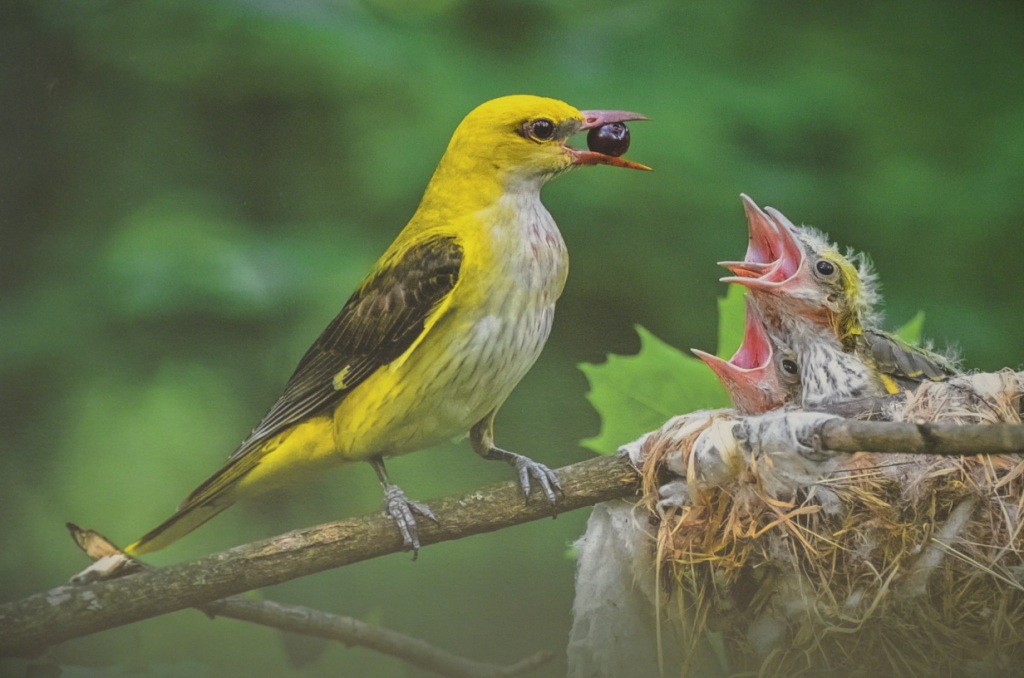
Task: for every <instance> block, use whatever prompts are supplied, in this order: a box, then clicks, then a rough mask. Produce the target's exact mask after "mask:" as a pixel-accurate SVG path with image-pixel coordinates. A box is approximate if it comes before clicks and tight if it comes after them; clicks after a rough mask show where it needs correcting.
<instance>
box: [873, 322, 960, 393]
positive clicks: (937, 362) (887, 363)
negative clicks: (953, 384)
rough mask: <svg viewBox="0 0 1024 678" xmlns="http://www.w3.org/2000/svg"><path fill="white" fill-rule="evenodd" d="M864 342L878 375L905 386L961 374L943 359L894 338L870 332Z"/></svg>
mask: <svg viewBox="0 0 1024 678" xmlns="http://www.w3.org/2000/svg"><path fill="white" fill-rule="evenodd" d="M863 338H864V341H865V344H866V346H867V348H868V351H869V354H870V356H871V360H872V361H873V362H874V364H875V366H876V368H877V369H878V371H879V372H881V373H882V374H886V375H889V376H891V377H893V378H894V379H896V380H897V381H898V382H901V383H903V384H904V385H910V386H912V385H914V384H917V383H920V382H922V381H924V380H926V379H929V380H931V381H942V380H943V379H947V378H949V377H951V376H954V375H956V374H958V373H959V372H958V371H957V369H956V367H955V366H954V365H953V364H952V363H951V362H950V361H949V360H947V359H946V358H944V357H942V356H941V355H939V354H937V353H934V352H932V351H929V350H926V349H923V348H919V347H917V346H911V345H910V344H908V343H906V342H904V341H902V340H900V339H899V338H897V337H894V336H892V335H891V334H886V333H884V332H874V331H871V330H867V331H865V332H864V335H863Z"/></svg>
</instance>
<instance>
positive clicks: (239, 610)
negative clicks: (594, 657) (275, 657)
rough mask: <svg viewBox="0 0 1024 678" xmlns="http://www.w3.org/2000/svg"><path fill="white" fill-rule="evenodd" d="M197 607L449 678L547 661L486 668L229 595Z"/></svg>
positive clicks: (382, 634) (519, 669)
mask: <svg viewBox="0 0 1024 678" xmlns="http://www.w3.org/2000/svg"><path fill="white" fill-rule="evenodd" d="M199 609H200V610H202V611H203V612H205V613H207V614H209V615H214V616H218V617H229V618H231V619H239V620H241V621H247V622H252V623H254V624H260V625H263V626H269V627H271V628H275V629H280V630H281V631H289V632H291V633H300V634H303V635H307V636H316V637H318V638H325V639H327V640H334V641H337V642H340V643H344V644H345V645H358V646H360V647H365V648H369V649H371V650H376V651H377V652H380V653H383V654H387V655H391V656H393V657H397V658H398V659H401V660H402V661H404V662H406V663H408V664H412V665H414V666H418V667H420V668H422V669H426V670H428V671H433V672H434V673H438V674H440V675H442V676H448V677H449V678H505V677H511V676H518V675H521V674H523V673H526V672H527V671H530V670H532V669H534V668H536V667H537V666H540V665H541V664H543V663H544V662H546V661H548V660H550V659H551V655H550V654H548V653H545V652H538V653H536V654H534V655H531V656H530V657H527V658H526V659H523V660H522V661H519V662H517V663H515V664H512V665H510V666H498V665H496V664H486V663H483V662H477V661H473V660H471V659H466V658H465V657H459V656H457V655H454V654H451V653H450V652H446V651H445V650H442V649H440V648H438V647H436V646H434V645H431V644H430V643H427V642H426V641H424V640H421V639H419V638H412V637H410V636H407V635H404V634H401V633H398V632H396V631H390V630H388V629H383V628H380V627H378V626H370V625H369V624H366V623H364V622H361V621H359V620H358V619H353V618H352V617H345V616H342V615H337V614H331V613H329V612H322V611H320V610H313V609H310V608H308V607H303V606H301V605H287V604H284V603H277V602H274V601H271V600H253V599H250V598H243V597H242V596H231V597H230V598H224V599H221V600H217V601H214V602H212V603H208V604H206V605H203V606H201V607H200V608H199Z"/></svg>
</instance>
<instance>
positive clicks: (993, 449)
mask: <svg viewBox="0 0 1024 678" xmlns="http://www.w3.org/2000/svg"><path fill="white" fill-rule="evenodd" d="M819 434H820V436H821V443H822V445H821V446H822V447H823V448H824V449H826V450H834V451H836V452H859V451H865V452H898V453H902V454H935V455H941V456H961V455H975V454H1018V453H1021V452H1024V425H1021V424H970V425H959V424H914V423H910V422H887V421H855V420H852V419H833V420H830V421H826V422H825V423H824V424H823V425H822V427H821V430H820V433H819Z"/></svg>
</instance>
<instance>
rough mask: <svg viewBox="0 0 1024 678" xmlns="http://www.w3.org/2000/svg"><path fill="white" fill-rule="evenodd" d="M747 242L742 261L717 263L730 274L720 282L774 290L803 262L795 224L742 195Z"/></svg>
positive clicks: (790, 280) (775, 211)
mask: <svg viewBox="0 0 1024 678" xmlns="http://www.w3.org/2000/svg"><path fill="white" fill-rule="evenodd" d="M743 198H744V201H743V207H744V210H745V211H746V214H747V226H748V229H749V231H750V244H749V245H748V246H747V260H746V261H723V262H720V264H721V265H722V266H725V267H726V268H728V269H729V270H730V271H732V272H733V274H734V275H732V276H729V277H726V278H722V279H721V280H722V282H734V283H739V284H741V285H744V286H746V287H747V288H749V289H754V290H764V291H770V290H777V289H781V288H782V287H784V286H785V285H787V284H790V283H792V282H793V279H794V277H795V276H796V274H797V273H798V271H799V270H800V268H801V266H802V265H803V262H804V251H803V248H802V247H801V246H800V243H799V241H798V240H797V238H796V227H795V226H794V225H793V223H792V222H791V221H790V220H789V219H787V218H786V217H785V215H783V214H782V213H781V212H779V211H778V210H776V209H773V208H771V207H768V208H766V209H765V210H764V211H762V210H761V209H760V208H759V207H758V206H757V205H756V204H754V202H753V201H752V200H750V199H749V198H747V197H746V196H743Z"/></svg>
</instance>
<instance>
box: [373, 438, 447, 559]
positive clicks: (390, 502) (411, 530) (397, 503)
mask: <svg viewBox="0 0 1024 678" xmlns="http://www.w3.org/2000/svg"><path fill="white" fill-rule="evenodd" d="M370 466H372V467H373V470H374V471H375V472H376V473H377V479H378V480H380V485H381V487H383V488H384V515H386V516H388V517H389V518H391V520H393V521H395V524H396V525H398V531H399V532H401V533H402V548H403V549H404V550H406V551H412V559H413V560H416V556H417V555H419V551H420V539H419V535H418V534H417V532H416V516H415V515H413V514H416V513H418V514H419V515H421V516H423V517H424V518H430V519H431V520H433V521H434V522H435V523H436V522H437V517H436V516H435V515H434V512H433V511H431V510H430V507H429V506H427V505H426V504H424V503H422V502H418V501H412V500H411V499H409V498H408V497H406V496H405V492H403V491H402V488H400V487H399V486H398V485H395V484H394V483H392V482H391V480H390V479H389V478H388V470H387V469H386V468H384V459H383V458H381V457H374V458H373V459H371V460H370Z"/></svg>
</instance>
